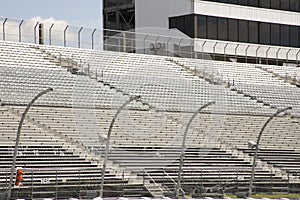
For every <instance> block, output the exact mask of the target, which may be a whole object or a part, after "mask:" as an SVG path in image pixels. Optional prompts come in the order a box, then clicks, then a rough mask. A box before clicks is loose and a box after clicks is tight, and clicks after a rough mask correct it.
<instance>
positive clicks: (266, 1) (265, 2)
mask: <svg viewBox="0 0 300 200" xmlns="http://www.w3.org/2000/svg"><path fill="white" fill-rule="evenodd" d="M270 3H271V2H270V0H260V1H259V7H261V8H270V7H271V6H270Z"/></svg>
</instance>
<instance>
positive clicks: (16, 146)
mask: <svg viewBox="0 0 300 200" xmlns="http://www.w3.org/2000/svg"><path fill="white" fill-rule="evenodd" d="M50 91H53V89H52V88H48V89H46V90H44V91H42V92H40V93H38V94H37V95H36V96H35V97H34V98H33V99H32V100H31V102H30V103H29V104H28V105H27V107H26V109H25V111H24V113H23V114H22V117H21V120H20V123H19V127H18V132H17V137H16V144H15V148H14V155H13V163H12V166H11V171H10V179H9V187H8V195H7V199H8V200H10V198H11V192H12V184H13V177H14V171H15V168H16V161H17V155H18V148H19V142H20V136H21V129H22V125H23V122H24V120H25V117H26V114H27V113H28V111H29V109H30V108H31V106H32V105H33V104H34V102H35V101H36V100H37V99H38V98H39V97H41V96H42V95H44V94H46V93H48V92H50Z"/></svg>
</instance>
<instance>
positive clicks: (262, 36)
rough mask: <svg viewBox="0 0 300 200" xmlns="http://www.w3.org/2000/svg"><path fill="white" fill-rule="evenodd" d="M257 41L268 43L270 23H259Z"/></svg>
mask: <svg viewBox="0 0 300 200" xmlns="http://www.w3.org/2000/svg"><path fill="white" fill-rule="evenodd" d="M259 43H260V44H270V24H268V23H263V22H261V23H259Z"/></svg>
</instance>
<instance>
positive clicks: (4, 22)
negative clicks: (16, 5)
mask: <svg viewBox="0 0 300 200" xmlns="http://www.w3.org/2000/svg"><path fill="white" fill-rule="evenodd" d="M7 19H8V18H5V20H4V21H3V41H5V24H6V22H7Z"/></svg>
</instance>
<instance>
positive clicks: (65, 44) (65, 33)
mask: <svg viewBox="0 0 300 200" xmlns="http://www.w3.org/2000/svg"><path fill="white" fill-rule="evenodd" d="M68 28H69V25H67V26H66V28H65V30H64V47H66V46H67V30H68Z"/></svg>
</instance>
